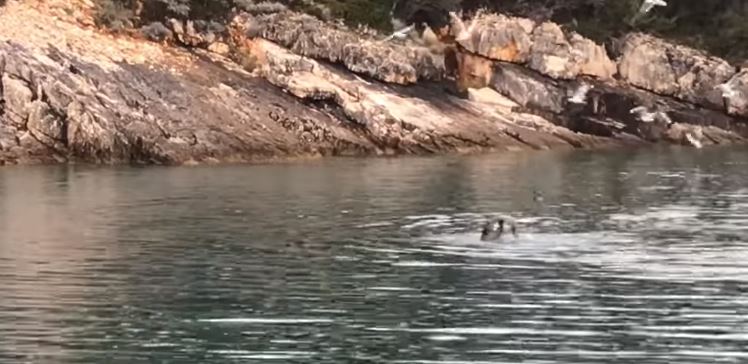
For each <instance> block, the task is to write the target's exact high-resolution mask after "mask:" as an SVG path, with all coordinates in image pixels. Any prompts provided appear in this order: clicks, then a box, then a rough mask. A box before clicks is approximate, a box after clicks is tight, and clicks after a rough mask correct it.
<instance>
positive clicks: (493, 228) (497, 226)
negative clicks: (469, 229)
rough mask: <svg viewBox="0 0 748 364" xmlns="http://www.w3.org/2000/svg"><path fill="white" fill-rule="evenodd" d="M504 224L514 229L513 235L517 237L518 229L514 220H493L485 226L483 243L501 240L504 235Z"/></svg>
mask: <svg viewBox="0 0 748 364" xmlns="http://www.w3.org/2000/svg"><path fill="white" fill-rule="evenodd" d="M504 224H509V225H510V226H511V229H512V235H514V237H517V227H516V225H515V224H514V220H513V219H511V218H508V217H499V218H497V219H493V220H491V221H489V222H487V223H486V225H484V226H483V232H481V234H480V240H482V241H495V240H499V238H501V234H503V233H504Z"/></svg>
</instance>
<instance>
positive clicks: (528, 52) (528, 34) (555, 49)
mask: <svg viewBox="0 0 748 364" xmlns="http://www.w3.org/2000/svg"><path fill="white" fill-rule="evenodd" d="M464 27H465V30H464V32H465V34H463V35H462V36H460V35H458V36H457V43H458V44H459V45H460V46H461V47H462V48H463V49H465V50H466V51H467V52H470V53H474V54H477V55H480V56H483V57H485V58H488V59H490V60H493V61H502V62H511V63H517V64H524V65H526V66H527V67H528V68H530V69H532V70H535V71H538V72H539V73H541V74H543V75H546V76H549V77H552V78H555V79H573V78H575V77H578V76H581V75H587V76H593V77H597V78H600V79H611V78H612V77H613V75H614V74H615V73H616V65H615V63H614V62H613V61H611V60H610V58H608V55H607V53H606V52H605V49H604V48H603V47H602V46H600V45H597V44H595V42H593V41H591V40H589V39H587V38H584V37H582V36H581V35H579V34H577V33H573V32H572V33H569V34H566V33H564V31H563V30H561V27H559V26H558V25H556V24H554V23H549V22H545V23H541V24H536V23H535V22H534V21H532V20H530V19H524V18H515V17H507V16H504V15H500V14H484V13H479V14H478V16H477V17H475V18H474V19H471V20H470V21H469V22H468V24H466V25H464Z"/></svg>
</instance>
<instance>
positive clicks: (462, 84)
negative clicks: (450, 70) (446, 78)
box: [457, 52, 493, 92]
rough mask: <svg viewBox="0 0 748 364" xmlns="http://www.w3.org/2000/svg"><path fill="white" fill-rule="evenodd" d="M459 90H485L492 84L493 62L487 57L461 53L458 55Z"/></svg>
mask: <svg viewBox="0 0 748 364" xmlns="http://www.w3.org/2000/svg"><path fill="white" fill-rule="evenodd" d="M457 67H458V68H457V89H458V90H459V91H461V92H465V91H467V89H468V88H475V89H479V88H483V87H486V86H488V85H489V84H490V82H491V76H492V74H493V62H492V61H491V60H489V59H487V58H485V57H482V56H479V55H475V54H471V53H465V52H459V53H458V54H457Z"/></svg>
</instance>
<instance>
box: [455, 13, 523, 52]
mask: <svg viewBox="0 0 748 364" xmlns="http://www.w3.org/2000/svg"><path fill="white" fill-rule="evenodd" d="M534 27H535V24H534V23H533V22H532V21H531V20H529V19H524V18H510V17H507V16H504V15H499V14H479V15H478V16H476V17H475V18H473V19H472V20H471V21H470V23H469V25H467V27H466V29H465V32H464V33H463V34H458V35H457V43H458V44H459V45H460V46H461V47H462V48H464V49H465V50H467V51H468V52H472V53H475V54H478V55H481V56H484V57H486V58H489V59H492V60H496V61H505V62H514V63H524V62H527V60H528V59H529V57H530V49H531V47H532V40H531V38H530V33H531V32H532V29H533V28H534Z"/></svg>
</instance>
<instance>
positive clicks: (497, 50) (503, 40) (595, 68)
mask: <svg viewBox="0 0 748 364" xmlns="http://www.w3.org/2000/svg"><path fill="white" fill-rule="evenodd" d="M454 22H455V24H454V27H455V29H460V31H457V32H455V33H459V34H457V35H456V43H457V44H458V49H459V52H460V53H461V54H460V55H459V56H458V57H456V58H457V59H458V61H460V62H459V65H458V67H457V69H458V76H457V78H458V85H463V84H464V85H466V86H468V87H481V86H489V87H491V88H492V89H494V90H496V91H497V92H499V93H500V94H502V95H504V96H506V97H508V98H509V99H511V100H512V101H514V102H516V103H517V104H518V105H520V106H521V107H522V108H524V110H525V111H527V112H533V113H536V114H538V115H542V116H544V117H545V118H547V119H548V120H551V121H553V122H554V123H555V124H557V125H560V126H564V127H567V128H570V129H571V130H574V131H579V132H585V133H590V134H595V135H600V136H606V137H616V138H622V137H626V138H639V139H643V140H647V141H650V142H657V141H666V142H671V143H676V144H682V143H683V140H684V136H683V135H685V134H686V133H690V134H691V135H692V136H694V138H701V143H702V144H707V145H708V144H726V143H736V142H742V141H743V140H744V138H745V137H748V122H747V121H746V120H744V119H742V118H741V117H742V116H746V114H745V111H746V105H748V101H745V100H748V92H745V91H744V90H745V87H746V84H748V82H746V81H748V77H746V76H745V73H738V74H736V71H735V69H734V68H733V67H732V66H730V64H729V63H727V62H726V61H724V60H721V59H719V58H716V57H711V56H708V55H706V54H704V53H703V52H699V51H696V50H693V49H689V48H686V47H683V46H678V45H674V44H670V43H667V42H665V41H663V40H661V39H657V38H654V37H651V36H647V35H643V34H631V35H628V36H626V37H623V39H621V40H619V42H618V43H619V44H620V46H619V50H618V54H617V55H618V58H617V63H616V62H614V61H613V60H611V58H610V57H608V55H607V52H606V50H605V48H603V47H602V46H600V45H597V44H595V43H594V42H592V41H591V40H589V39H586V38H584V37H582V36H580V35H579V34H576V33H574V32H568V33H567V32H564V31H563V30H562V29H561V28H560V27H558V26H557V25H555V24H552V23H547V22H546V23H541V24H536V23H535V22H533V21H532V20H529V19H522V18H513V17H506V16H503V15H496V14H485V13H478V15H477V17H476V18H474V19H472V20H470V21H468V22H467V23H466V24H461V22H460V21H459V20H455V21H454ZM476 58H477V59H476ZM466 59H467V60H469V62H465V61H464V60H466ZM744 79H745V80H744ZM463 80H469V81H470V82H465V81H463ZM728 80H729V81H728ZM724 82H728V83H729V84H730V86H731V87H733V88H734V89H735V91H734V95H732V96H731V97H729V98H728V97H725V98H723V95H722V93H721V91H720V90H719V89H718V87H717V86H718V85H720V84H722V83H724ZM584 88H587V89H588V91H584V92H582V91H580V89H584ZM746 91H748V90H746ZM580 92H581V96H580V95H578V96H574V95H575V94H576V93H580ZM573 98H577V99H576V100H573V101H572V99H573ZM655 105H660V106H661V107H663V108H664V111H663V112H664V113H665V114H666V115H668V117H669V118H670V119H671V121H672V122H673V124H668V125H663V124H657V123H654V124H653V123H651V122H649V121H646V120H640V119H638V118H637V117H636V116H635V115H634V114H632V113H631V112H630V110H631V109H632V108H634V107H637V106H645V107H649V108H651V107H654V106H655ZM736 116H737V117H736Z"/></svg>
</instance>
